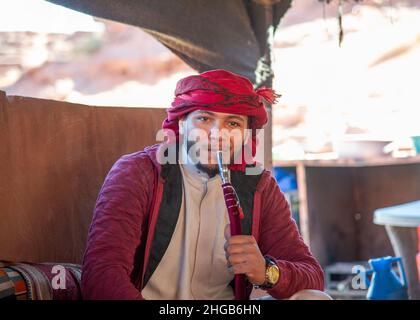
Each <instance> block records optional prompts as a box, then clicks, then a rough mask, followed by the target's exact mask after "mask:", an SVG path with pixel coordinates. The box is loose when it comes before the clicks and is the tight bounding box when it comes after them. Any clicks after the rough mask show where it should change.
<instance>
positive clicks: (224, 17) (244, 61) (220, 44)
mask: <svg viewBox="0 0 420 320" xmlns="http://www.w3.org/2000/svg"><path fill="white" fill-rule="evenodd" d="M49 1H50V2H52V3H55V4H59V5H62V6H65V7H67V8H70V9H74V10H77V11H80V12H84V13H87V14H89V15H92V16H95V17H100V18H105V19H110V20H114V21H118V22H122V23H126V24H130V25H134V26H138V27H141V28H142V29H144V30H145V31H146V32H148V33H149V34H151V35H153V36H154V37H155V38H156V39H157V40H159V41H160V42H161V43H162V44H164V45H165V46H166V47H168V48H169V49H170V50H171V51H173V52H174V53H175V54H176V55H178V56H179V57H180V58H181V59H182V60H184V61H185V62H186V63H187V64H189V65H190V66H191V67H192V68H194V69H195V70H197V71H199V72H204V71H207V70H210V69H217V68H223V69H227V70H230V71H232V72H235V73H238V74H241V75H243V76H246V77H247V78H249V79H250V80H251V81H252V82H253V83H254V84H255V87H260V86H262V85H266V86H271V84H272V77H273V72H272V69H271V58H270V53H271V40H272V37H273V35H274V32H275V30H276V28H277V26H278V24H279V23H280V20H281V18H282V17H283V16H284V14H285V13H286V11H287V10H288V9H289V8H290V5H291V2H292V0H258V1H257V0H229V1H225V0H212V1H207V0H178V1H172V0H166V1H163V0H161V1H151V0H137V1H131V0H120V1H115V0H84V1H83V0H49Z"/></svg>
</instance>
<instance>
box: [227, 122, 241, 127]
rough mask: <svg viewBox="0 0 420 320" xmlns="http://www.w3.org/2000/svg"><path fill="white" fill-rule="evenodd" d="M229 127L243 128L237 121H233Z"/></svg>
mask: <svg viewBox="0 0 420 320" xmlns="http://www.w3.org/2000/svg"><path fill="white" fill-rule="evenodd" d="M229 125H230V126H231V127H235V128H237V127H240V126H241V125H240V124H239V123H238V122H235V121H231V122H229Z"/></svg>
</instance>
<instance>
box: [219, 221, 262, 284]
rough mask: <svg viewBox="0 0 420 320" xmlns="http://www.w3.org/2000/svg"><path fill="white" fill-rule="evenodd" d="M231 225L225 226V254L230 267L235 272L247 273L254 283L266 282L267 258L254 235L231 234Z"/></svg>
mask: <svg viewBox="0 0 420 320" xmlns="http://www.w3.org/2000/svg"><path fill="white" fill-rule="evenodd" d="M229 228H230V225H229V224H228V225H226V228H225V239H226V242H225V246H224V248H225V254H226V260H227V261H228V268H231V269H232V270H233V272H234V273H235V274H245V275H246V276H247V277H248V280H249V281H250V282H251V283H252V284H257V285H260V284H263V283H264V282H265V259H264V257H263V255H262V254H261V251H260V248H259V247H258V244H257V241H256V240H255V238H254V236H244V235H239V236H231V235H230V229H229Z"/></svg>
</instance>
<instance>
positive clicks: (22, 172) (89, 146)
mask: <svg viewBox="0 0 420 320" xmlns="http://www.w3.org/2000/svg"><path fill="white" fill-rule="evenodd" d="M164 118H165V110H164V109H149V108H118V107H94V106H86V105H78V104H72V103H66V102H58V101H52V100H43V99H34V98H25V97H18V96H6V94H5V93H4V92H3V91H0V146H1V148H0V159H1V160H0V161H1V165H0V260H12V261H30V262H56V261H57V262H72V263H81V261H82V257H83V252H84V248H85V241H86V236H87V230H88V227H89V224H90V221H91V218H92V214H93V208H94V205H95V201H96V197H97V195H98V192H99V189H100V187H101V185H102V183H103V180H104V178H105V176H106V174H107V173H108V171H109V169H110V168H111V166H112V164H113V163H114V162H115V161H116V160H117V159H118V158H119V157H120V156H121V155H123V154H127V153H131V152H135V151H138V150H141V149H143V148H144V147H145V146H147V145H151V144H154V143H157V142H156V132H157V130H159V129H160V127H161V123H162V121H163V119H164Z"/></svg>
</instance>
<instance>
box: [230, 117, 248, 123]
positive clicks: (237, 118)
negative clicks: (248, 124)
mask: <svg viewBox="0 0 420 320" xmlns="http://www.w3.org/2000/svg"><path fill="white" fill-rule="evenodd" d="M226 118H228V119H236V120H240V121H242V122H245V119H244V118H242V117H240V116H227V117H226Z"/></svg>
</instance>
